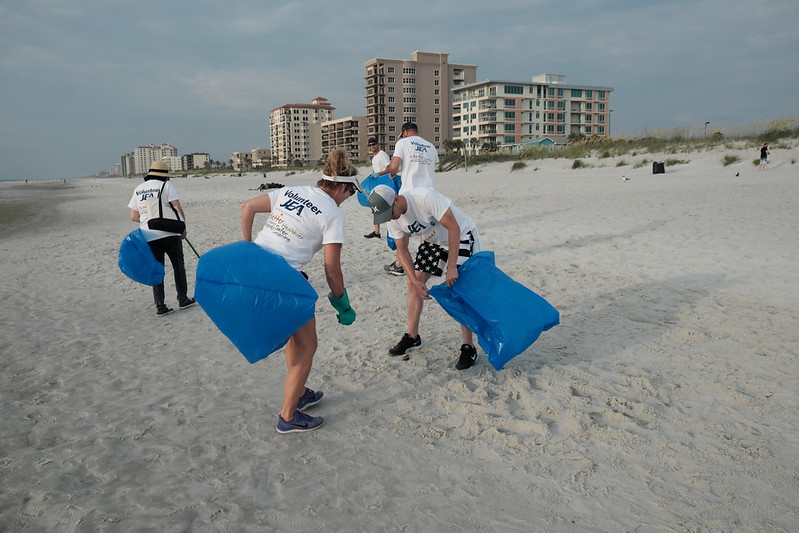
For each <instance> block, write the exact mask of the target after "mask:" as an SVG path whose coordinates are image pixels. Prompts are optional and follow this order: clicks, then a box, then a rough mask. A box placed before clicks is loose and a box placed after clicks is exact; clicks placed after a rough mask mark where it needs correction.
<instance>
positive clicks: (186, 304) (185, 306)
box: [178, 298, 197, 309]
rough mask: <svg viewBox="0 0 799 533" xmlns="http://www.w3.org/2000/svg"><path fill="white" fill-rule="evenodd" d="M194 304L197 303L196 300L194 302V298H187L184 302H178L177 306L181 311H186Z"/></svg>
mask: <svg viewBox="0 0 799 533" xmlns="http://www.w3.org/2000/svg"><path fill="white" fill-rule="evenodd" d="M196 303H197V300H195V299H194V298H189V299H188V300H186V301H183V302H178V306H179V307H180V308H181V309H188V308H189V307H191V306H193V305H195V304H196Z"/></svg>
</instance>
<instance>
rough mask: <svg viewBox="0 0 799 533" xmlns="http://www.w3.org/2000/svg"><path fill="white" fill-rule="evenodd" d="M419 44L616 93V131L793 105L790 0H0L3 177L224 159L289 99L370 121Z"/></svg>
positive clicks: (798, 29) (264, 134) (265, 128)
mask: <svg viewBox="0 0 799 533" xmlns="http://www.w3.org/2000/svg"><path fill="white" fill-rule="evenodd" d="M416 49H418V50H421V51H426V52H444V53H447V54H449V61H450V63H461V64H468V65H476V66H477V80H478V81H483V80H489V79H494V80H506V81H530V80H531V78H532V76H534V75H538V74H543V73H550V74H562V75H565V76H566V82H567V83H572V84H578V85H598V86H608V87H612V88H613V92H612V93H611V96H610V98H611V104H610V107H611V109H612V110H613V113H612V115H611V134H612V135H614V136H616V135H629V136H636V135H641V134H645V133H646V132H652V131H662V130H671V129H679V128H686V129H688V130H689V131H694V132H696V131H700V129H702V128H704V124H705V122H710V123H711V125H710V126H709V128H711V129H712V130H713V131H715V130H716V129H718V130H721V131H725V129H729V128H733V129H734V128H740V127H741V126H746V125H749V124H755V123H765V122H768V121H771V120H776V119H780V118H792V117H796V116H797V115H799V97H797V94H796V93H797V88H799V2H797V0H760V1H758V2H752V1H746V2H744V1H743V0H695V1H689V0H669V1H668V2H666V1H659V0H572V1H570V2H562V1H558V0H493V1H490V2H486V1H484V0H480V1H477V0H440V1H429V0H428V1H424V2H422V1H416V0H405V1H403V2H392V3H389V2H380V1H378V0H371V1H361V0H347V1H342V2H329V1H328V2H321V1H319V0H305V1H303V2H300V1H296V0H294V1H280V0H225V1H224V2H220V1H219V0H214V1H210V0H157V1H155V0H153V1H151V0H0V180H17V179H27V178H31V179H41V178H60V177H79V176H86V175H92V174H96V173H98V172H101V171H105V170H107V169H108V167H109V166H110V165H113V164H114V163H118V162H119V159H120V156H121V155H122V154H124V153H128V152H131V151H133V150H134V149H135V148H136V147H137V146H142V145H147V144H162V143H169V144H172V145H173V146H175V147H177V149H178V153H179V154H180V155H183V154H187V153H193V152H207V153H209V154H210V155H211V158H212V159H214V160H221V161H225V162H227V161H228V160H229V159H230V155H231V153H232V152H236V151H249V150H251V149H253V148H260V147H266V146H269V112H270V111H271V110H272V109H274V108H276V107H279V106H281V105H284V104H289V103H310V101H311V100H312V99H313V98H315V97H317V96H322V97H325V98H327V99H328V100H329V101H330V103H331V104H332V105H333V106H334V107H335V108H336V112H335V113H336V114H335V116H336V118H341V117H346V116H350V115H363V114H365V96H364V73H365V71H364V66H363V63H364V62H365V61H368V60H369V59H372V58H375V57H383V58H392V59H410V58H411V54H412V52H413V51H414V50H416ZM422 135H423V133H422ZM423 136H424V135H423Z"/></svg>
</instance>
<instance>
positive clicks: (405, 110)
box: [402, 107, 416, 113]
mask: <svg viewBox="0 0 799 533" xmlns="http://www.w3.org/2000/svg"><path fill="white" fill-rule="evenodd" d="M402 112H403V113H416V108H415V107H403V108H402Z"/></svg>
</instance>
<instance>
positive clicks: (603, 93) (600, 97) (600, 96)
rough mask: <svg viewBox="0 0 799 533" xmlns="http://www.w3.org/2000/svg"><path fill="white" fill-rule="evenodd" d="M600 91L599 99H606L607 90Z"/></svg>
mask: <svg viewBox="0 0 799 533" xmlns="http://www.w3.org/2000/svg"><path fill="white" fill-rule="evenodd" d="M598 92H599V99H600V100H604V99H605V98H606V96H605V91H598Z"/></svg>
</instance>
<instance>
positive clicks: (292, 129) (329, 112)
mask: <svg viewBox="0 0 799 533" xmlns="http://www.w3.org/2000/svg"><path fill="white" fill-rule="evenodd" d="M335 109H336V108H335V107H333V106H332V105H330V103H329V102H328V100H327V98H322V97H321V96H320V97H317V98H314V99H313V100H312V101H311V103H310V104H285V105H282V106H280V107H277V108H275V109H273V110H272V111H271V112H270V114H269V139H270V141H271V143H272V166H273V167H303V166H308V165H313V164H316V163H318V162H319V161H320V160H321V159H322V158H323V156H324V153H323V152H322V123H324V122H328V121H330V120H333V118H335V117H334V111H335Z"/></svg>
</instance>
